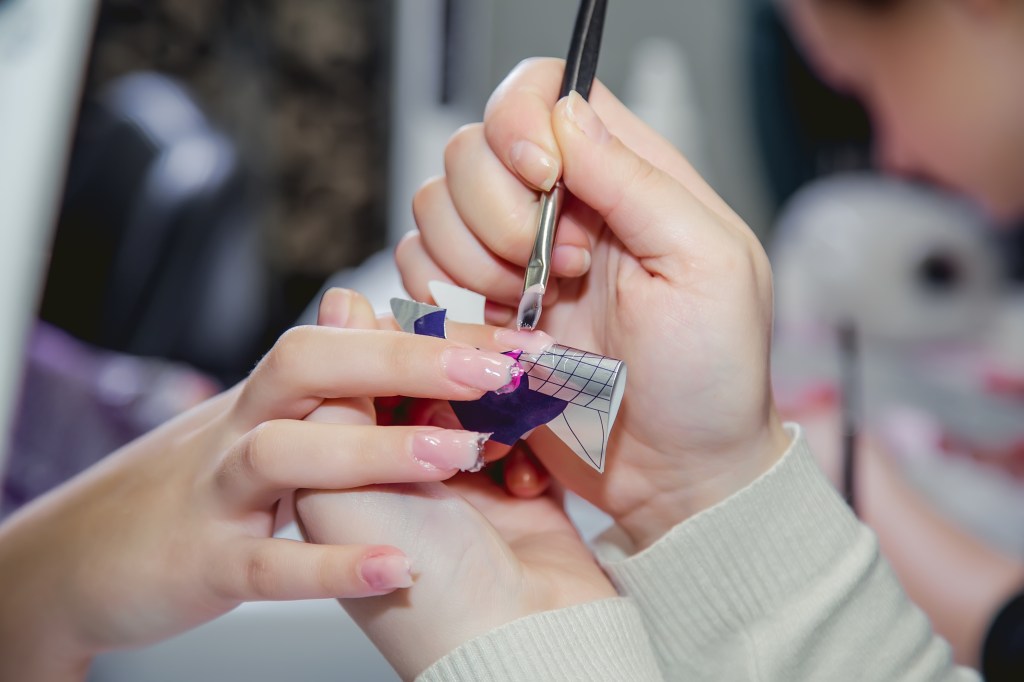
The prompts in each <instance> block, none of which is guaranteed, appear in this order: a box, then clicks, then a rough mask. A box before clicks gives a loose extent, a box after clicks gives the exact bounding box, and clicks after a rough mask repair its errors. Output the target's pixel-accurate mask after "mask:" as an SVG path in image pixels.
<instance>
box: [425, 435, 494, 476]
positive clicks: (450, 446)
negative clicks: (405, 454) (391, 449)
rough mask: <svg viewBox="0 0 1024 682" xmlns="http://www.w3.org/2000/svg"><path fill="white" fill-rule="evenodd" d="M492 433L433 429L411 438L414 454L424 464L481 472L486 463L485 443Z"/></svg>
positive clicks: (440, 467) (432, 466)
mask: <svg viewBox="0 0 1024 682" xmlns="http://www.w3.org/2000/svg"><path fill="white" fill-rule="evenodd" d="M490 437H491V434H489V433H477V432H476V431H456V430H449V429H431V430H429V431H420V432H418V433H416V434H415V435H414V436H413V439H412V456H413V457H414V458H415V459H416V461H417V462H419V463H420V464H423V465H424V466H427V467H430V468H432V469H433V468H436V469H444V470H448V469H461V470H462V471H480V469H482V468H483V465H484V443H486V442H487V439H488V438H490Z"/></svg>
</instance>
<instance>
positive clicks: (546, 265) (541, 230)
mask: <svg viewBox="0 0 1024 682" xmlns="http://www.w3.org/2000/svg"><path fill="white" fill-rule="evenodd" d="M564 196H565V187H564V185H562V183H561V182H558V183H556V184H555V186H554V187H552V188H551V191H550V192H545V193H544V194H543V195H541V199H540V219H539V221H538V224H537V241H536V242H534V244H533V254H532V255H531V256H530V263H529V265H527V266H526V277H525V279H524V282H523V291H524V292H525V291H526V290H527V289H530V288H531V287H535V286H536V285H538V284H539V285H541V287H543V291H546V290H547V286H548V277H550V275H551V249H552V248H553V247H554V244H555V227H557V225H558V216H559V214H560V213H561V212H562V200H563V198H564Z"/></svg>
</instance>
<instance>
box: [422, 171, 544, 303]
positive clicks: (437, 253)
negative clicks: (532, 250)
mask: <svg viewBox="0 0 1024 682" xmlns="http://www.w3.org/2000/svg"><path fill="white" fill-rule="evenodd" d="M413 216H414V217H415V219H416V225H417V226H419V228H420V236H421V239H422V242H423V248H424V250H425V251H426V253H427V255H429V256H430V259H431V260H432V261H433V262H434V263H436V264H437V266H438V267H439V268H440V269H441V270H442V271H443V272H444V273H445V274H446V275H447V276H448V277H449V278H451V279H452V280H453V281H455V283H456V284H458V285H459V286H461V287H465V288H467V289H472V290H473V291H479V292H481V293H483V294H484V295H485V296H487V297H488V298H490V299H493V300H497V301H510V300H513V299H515V297H516V296H518V295H519V294H521V293H522V290H523V271H522V268H521V267H519V266H518V265H514V264H512V263H510V262H508V261H507V260H505V259H502V258H500V257H498V256H497V255H495V254H494V253H492V252H490V251H489V250H488V249H487V248H486V247H485V246H484V245H483V244H481V243H480V241H479V240H477V238H476V237H475V236H474V235H473V233H472V231H471V230H470V229H469V228H468V227H466V225H465V223H464V222H463V221H462V218H461V217H460V216H459V213H458V211H457V210H456V208H455V206H454V204H453V203H452V198H451V195H450V194H449V192H448V182H447V180H446V179H445V178H435V179H434V180H431V181H430V182H428V183H426V184H425V185H424V186H423V187H421V188H420V190H419V191H418V192H417V193H416V196H415V197H414V198H413ZM528 257H529V253H527V254H526V258H528ZM524 262H525V260H524Z"/></svg>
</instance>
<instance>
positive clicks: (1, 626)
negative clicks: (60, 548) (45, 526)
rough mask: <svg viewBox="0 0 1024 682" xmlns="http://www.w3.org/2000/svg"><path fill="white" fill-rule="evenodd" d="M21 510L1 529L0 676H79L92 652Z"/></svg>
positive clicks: (56, 576)
mask: <svg viewBox="0 0 1024 682" xmlns="http://www.w3.org/2000/svg"><path fill="white" fill-rule="evenodd" d="M25 516H26V513H25V510H22V513H21V514H19V515H16V516H15V517H12V518H10V519H7V521H6V522H5V524H4V526H3V528H2V529H0V586H2V587H3V594H0V602H2V603H3V604H4V608H3V609H0V679H3V680H7V679H11V680H15V679H23V680H36V679H39V680H44V679H45V680H55V681H63V680H83V679H85V677H86V674H87V672H88V670H89V666H90V664H91V663H92V658H93V655H92V654H91V653H89V652H88V650H87V648H86V647H85V646H83V645H81V643H80V642H79V640H78V639H77V638H76V637H75V636H74V635H73V632H72V625H71V622H72V621H73V619H72V618H71V617H70V614H69V613H67V612H66V609H65V608H64V607H65V606H66V603H65V597H66V595H65V594H63V592H64V590H63V589H62V588H63V587H65V584H62V576H60V575H59V574H57V573H55V571H53V570H52V566H53V565H54V564H57V563H59V561H53V562H43V561H42V558H43V557H44V556H45V552H44V551H43V548H42V547H39V546H38V545H37V543H38V540H39V538H38V536H37V535H36V533H35V532H34V529H33V528H32V527H31V525H30V524H26V523H24V522H23V521H24V518H25Z"/></svg>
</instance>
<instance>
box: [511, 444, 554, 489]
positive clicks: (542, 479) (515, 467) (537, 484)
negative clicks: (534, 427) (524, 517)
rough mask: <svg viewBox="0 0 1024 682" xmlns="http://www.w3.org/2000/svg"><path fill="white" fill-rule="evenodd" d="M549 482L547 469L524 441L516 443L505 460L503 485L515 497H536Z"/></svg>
mask: <svg viewBox="0 0 1024 682" xmlns="http://www.w3.org/2000/svg"><path fill="white" fill-rule="evenodd" d="M550 483H551V477H550V476H549V475H548V472H547V469H545V468H544V466H543V465H541V463H540V462H538V461H537V459H536V458H535V457H534V456H533V453H531V452H530V451H529V449H528V447H527V446H526V445H525V444H524V443H520V444H518V445H517V446H516V447H515V448H514V449H513V450H512V452H511V454H509V456H508V458H506V460H505V487H506V488H507V489H508V491H509V493H510V494H512V495H514V496H515V497H526V498H530V497H538V496H540V495H542V494H543V493H544V492H545V491H546V490H547V488H548V485H549V484H550Z"/></svg>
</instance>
